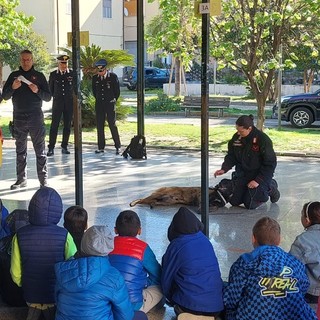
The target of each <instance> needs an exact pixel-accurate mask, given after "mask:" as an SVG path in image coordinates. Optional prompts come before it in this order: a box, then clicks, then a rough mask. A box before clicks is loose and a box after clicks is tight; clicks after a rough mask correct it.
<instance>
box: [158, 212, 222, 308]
mask: <svg viewBox="0 0 320 320" xmlns="http://www.w3.org/2000/svg"><path fill="white" fill-rule="evenodd" d="M202 230H203V224H202V223H201V222H200V221H199V219H198V218H197V217H196V216H195V215H194V214H193V213H192V212H191V211H190V210H188V209H187V208H184V207H181V208H180V209H179V211H178V212H177V213H176V214H175V216H174V217H173V220H172V222H171V224H170V226H169V229H168V239H169V241H170V244H169V246H168V248H167V250H166V252H165V254H164V256H163V257H162V277H161V285H162V290H163V294H164V295H165V296H166V298H167V299H168V300H169V301H170V302H171V303H173V304H178V305H180V306H182V307H185V308H187V309H189V310H192V311H197V312H204V313H214V312H219V311H222V310H223V302H222V279H221V274H220V269H219V265H218V261H217V257H216V255H215V252H214V249H213V246H212V244H211V243H210V241H209V239H208V238H207V237H206V236H205V235H204V234H203V232H202Z"/></svg>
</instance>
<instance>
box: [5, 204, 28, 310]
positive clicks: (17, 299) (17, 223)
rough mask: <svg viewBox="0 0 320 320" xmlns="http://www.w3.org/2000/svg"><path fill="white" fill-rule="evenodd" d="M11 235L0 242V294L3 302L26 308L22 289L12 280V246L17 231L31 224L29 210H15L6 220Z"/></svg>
mask: <svg viewBox="0 0 320 320" xmlns="http://www.w3.org/2000/svg"><path fill="white" fill-rule="evenodd" d="M6 223H7V225H8V226H9V228H10V235H9V236H6V237H4V238H2V239H1V240H0V294H1V297H2V300H3V301H4V302H5V303H6V304H8V305H9V306H12V307H25V306H26V302H25V300H24V298H23V292H22V288H21V287H18V286H17V285H16V284H15V283H14V282H13V281H12V278H11V274H10V266H11V249H12V247H11V244H12V238H13V236H14V235H15V234H16V232H17V230H18V229H20V228H21V227H23V226H26V225H28V224H29V213H28V210H23V209H15V210H13V211H12V212H11V213H10V214H9V215H8V216H7V219H6Z"/></svg>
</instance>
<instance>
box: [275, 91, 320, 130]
mask: <svg viewBox="0 0 320 320" xmlns="http://www.w3.org/2000/svg"><path fill="white" fill-rule="evenodd" d="M273 112H274V115H275V116H277V113H278V105H277V104H276V105H275V106H274V109H273ZM281 120H284V121H287V122H289V121H290V122H291V124H292V125H293V126H294V127H296V128H307V127H310V125H311V124H312V123H313V122H315V121H318V120H320V90H317V91H316V92H314V93H301V94H296V95H291V96H284V97H281Z"/></svg>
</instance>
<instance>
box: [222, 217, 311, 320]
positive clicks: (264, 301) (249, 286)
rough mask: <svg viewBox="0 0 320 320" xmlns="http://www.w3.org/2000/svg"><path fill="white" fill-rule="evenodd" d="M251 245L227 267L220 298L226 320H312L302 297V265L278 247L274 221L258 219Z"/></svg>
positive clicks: (305, 280) (305, 285)
mask: <svg viewBox="0 0 320 320" xmlns="http://www.w3.org/2000/svg"><path fill="white" fill-rule="evenodd" d="M252 244H253V247H254V250H253V251H252V252H251V253H245V254H243V255H241V256H240V257H239V258H238V260H237V261H236V262H235V263H234V264H233V265H232V266H231V269H230V273H229V282H228V284H227V285H226V288H225V290H224V297H223V299H224V304H225V308H226V312H227V319H228V320H234V319H252V320H256V319H263V320H268V319H269V320H274V319H277V320H299V319H300V320H306V319H308V320H316V314H315V312H314V311H313V310H312V308H311V307H310V306H309V305H308V304H307V303H306V301H305V300H304V295H305V293H306V292H307V289H308V287H309V280H308V277H307V275H306V273H305V268H304V265H303V264H302V263H301V262H300V261H299V260H298V259H296V258H295V257H294V256H292V255H291V254H289V253H286V252H285V251H283V250H282V249H281V248H279V247H278V246H279V244H280V226H279V224H278V222H277V221H276V220H274V219H271V218H269V217H264V218H261V219H260V220H258V221H257V223H256V224H255V225H254V227H253V229H252Z"/></svg>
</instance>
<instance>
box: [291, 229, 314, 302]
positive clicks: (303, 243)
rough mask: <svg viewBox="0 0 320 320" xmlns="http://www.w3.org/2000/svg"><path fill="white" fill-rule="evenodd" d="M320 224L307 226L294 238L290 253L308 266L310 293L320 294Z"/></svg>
mask: <svg viewBox="0 0 320 320" xmlns="http://www.w3.org/2000/svg"><path fill="white" fill-rule="evenodd" d="M319 239H320V224H318V223H317V224H314V225H311V226H309V227H308V228H306V230H305V231H304V232H302V233H301V234H300V235H298V236H297V237H296V239H295V240H294V242H293V244H292V246H291V249H290V251H289V252H290V253H291V254H292V255H293V256H295V257H296V258H297V259H298V260H300V261H301V262H302V263H303V264H304V265H305V267H306V272H307V275H308V279H309V281H310V286H309V288H308V293H309V294H311V295H313V296H320V242H319Z"/></svg>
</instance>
